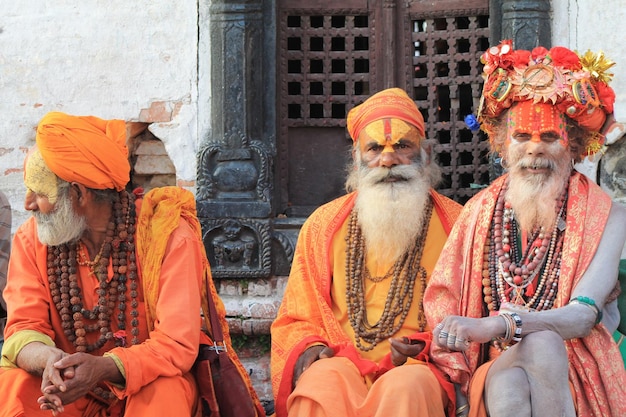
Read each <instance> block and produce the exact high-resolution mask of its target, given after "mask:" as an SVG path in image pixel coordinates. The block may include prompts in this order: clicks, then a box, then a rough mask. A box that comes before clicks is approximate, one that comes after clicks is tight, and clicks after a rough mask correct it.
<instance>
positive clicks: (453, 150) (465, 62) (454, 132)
mask: <svg viewBox="0 0 626 417" xmlns="http://www.w3.org/2000/svg"><path fill="white" fill-rule="evenodd" d="M429 3H430V2H429ZM436 3H437V6H438V7H441V8H446V9H444V10H442V9H432V10H429V9H426V8H425V7H420V6H421V4H420V2H413V3H412V6H411V10H410V19H411V42H412V44H413V54H412V55H413V61H412V64H413V76H412V86H413V99H414V100H415V101H416V103H417V105H418V107H419V108H420V110H421V111H422V114H423V115H424V119H425V121H426V136H427V137H428V138H431V139H436V141H437V145H436V146H435V154H436V155H437V159H438V161H439V164H440V165H441V167H442V171H443V174H444V181H443V183H442V184H441V186H440V187H439V191H440V192H441V193H443V194H445V195H447V196H449V197H451V198H453V199H455V200H456V201H458V202H460V203H465V202H466V201H467V200H468V199H469V197H471V196H472V195H474V194H475V193H476V192H477V190H478V189H479V188H478V186H480V185H485V184H488V182H489V158H488V152H489V146H488V142H487V141H486V140H485V137H484V135H483V134H482V133H478V132H476V133H473V132H471V131H470V130H469V129H468V128H467V126H466V125H465V121H464V119H465V116H467V115H468V114H471V113H475V111H476V108H477V105H478V101H479V97H480V91H481V88H482V77H481V72H482V64H481V63H480V60H479V58H480V55H482V53H483V51H485V50H486V49H487V48H488V47H489V29H488V16H487V10H486V5H485V8H481V7H479V6H480V2H464V3H463V5H464V6H465V7H468V6H472V5H473V6H474V8H473V9H467V8H464V9H455V8H453V7H454V6H458V3H459V2H451V1H447V2H446V1H439V2H436ZM446 3H447V4H446ZM469 3H474V4H469ZM483 3H484V2H483Z"/></svg>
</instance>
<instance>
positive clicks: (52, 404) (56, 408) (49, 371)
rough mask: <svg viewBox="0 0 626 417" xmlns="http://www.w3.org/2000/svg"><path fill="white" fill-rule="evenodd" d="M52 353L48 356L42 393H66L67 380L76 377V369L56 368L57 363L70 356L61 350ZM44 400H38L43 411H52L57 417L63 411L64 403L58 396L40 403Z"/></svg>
mask: <svg viewBox="0 0 626 417" xmlns="http://www.w3.org/2000/svg"><path fill="white" fill-rule="evenodd" d="M51 352H52V353H51V354H50V355H49V356H48V359H47V361H46V366H45V368H44V370H43V372H42V374H41V392H42V393H43V392H45V391H46V390H50V389H53V390H55V391H57V392H64V391H65V390H66V389H67V387H66V385H65V380H66V379H72V378H73V377H74V368H73V367H67V368H65V369H59V368H57V367H55V366H54V364H55V363H57V362H58V361H60V360H62V359H63V358H65V357H67V356H69V354H67V353H65V352H63V351H62V350H60V349H52V350H51ZM50 387H52V388H50ZM42 398H43V397H40V398H39V399H38V400H37V402H38V403H39V404H40V408H41V409H42V410H51V411H52V414H53V415H55V416H56V415H57V413H60V412H62V411H63V402H62V400H61V398H59V397H58V396H50V397H49V398H48V399H46V401H40V400H41V399H42Z"/></svg>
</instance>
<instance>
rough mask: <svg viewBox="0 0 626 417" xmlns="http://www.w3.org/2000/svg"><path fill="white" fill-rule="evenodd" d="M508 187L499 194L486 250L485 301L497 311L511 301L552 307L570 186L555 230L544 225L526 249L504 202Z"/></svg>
mask: <svg viewBox="0 0 626 417" xmlns="http://www.w3.org/2000/svg"><path fill="white" fill-rule="evenodd" d="M506 188H507V186H506V185H505V186H504V187H503V188H502V190H501V191H500V194H499V195H498V200H497V201H496V207H495V212H494V216H493V220H492V225H491V230H490V236H489V239H487V243H488V244H487V245H486V246H485V251H484V261H483V287H484V288H483V293H484V301H485V303H486V304H487V307H488V308H489V310H490V311H494V310H495V311H497V310H499V308H500V305H501V304H503V303H508V302H512V303H514V304H517V305H523V306H525V307H526V308H529V309H535V310H544V309H549V308H552V306H553V305H554V299H555V297H556V291H557V289H558V279H559V276H560V264H561V250H562V247H563V232H564V230H565V220H564V219H565V216H566V206H567V204H566V197H567V189H566V190H564V191H563V194H562V195H561V197H560V198H559V202H558V204H557V207H556V210H557V213H558V215H557V218H556V221H555V224H554V227H553V229H552V231H551V233H550V234H549V235H548V234H547V233H546V231H545V230H544V229H543V228H541V229H538V230H535V231H534V232H532V233H531V235H530V237H529V239H528V242H529V244H528V245H527V247H526V249H525V250H523V251H522V250H520V248H519V247H518V244H517V241H518V235H519V231H518V227H517V223H516V221H515V214H514V212H513V209H512V208H511V205H510V204H509V203H508V202H505V201H504V196H505V194H506ZM538 277H539V278H538Z"/></svg>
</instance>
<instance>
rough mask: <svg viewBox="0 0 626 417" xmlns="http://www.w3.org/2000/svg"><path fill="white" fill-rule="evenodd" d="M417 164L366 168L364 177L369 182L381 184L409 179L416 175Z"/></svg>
mask: <svg viewBox="0 0 626 417" xmlns="http://www.w3.org/2000/svg"><path fill="white" fill-rule="evenodd" d="M416 168H418V164H412V165H397V166H394V167H391V168H385V167H376V168H367V172H366V174H365V177H364V178H366V179H367V182H368V183H369V184H372V185H373V184H383V183H386V182H390V181H394V182H398V181H411V180H412V179H413V178H415V176H416V175H417V170H416Z"/></svg>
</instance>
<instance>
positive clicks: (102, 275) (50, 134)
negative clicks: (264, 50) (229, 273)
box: [0, 112, 226, 417]
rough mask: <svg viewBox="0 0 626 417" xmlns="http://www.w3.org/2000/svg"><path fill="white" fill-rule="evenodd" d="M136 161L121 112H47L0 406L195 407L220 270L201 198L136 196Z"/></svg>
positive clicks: (22, 242)
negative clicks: (201, 218) (195, 370)
mask: <svg viewBox="0 0 626 417" xmlns="http://www.w3.org/2000/svg"><path fill="white" fill-rule="evenodd" d="M129 174H130V165H129V162H128V149H127V147H126V124H125V123H124V122H123V121H122V120H102V119H99V118H97V117H93V116H70V115H67V114H64V113H59V112H52V113H48V114H47V115H46V116H45V117H44V118H43V119H42V120H41V122H40V123H39V125H38V127H37V135H36V147H34V148H33V149H32V150H31V151H30V152H29V154H28V156H27V158H26V162H25V175H24V182H25V185H26V187H27V192H26V199H25V208H26V209H27V210H29V211H31V212H32V214H33V217H32V218H31V219H29V220H28V221H27V222H25V224H23V225H22V226H21V227H20V228H19V229H18V231H17V232H16V234H15V238H14V240H13V247H12V253H11V260H10V265H9V274H8V283H7V287H6V290H5V292H4V296H5V298H6V301H7V305H8V323H7V327H6V333H5V336H6V340H5V344H4V347H3V350H2V361H1V365H2V370H0V392H2V394H3V399H2V406H1V407H0V416H7V417H8V416H25V415H26V416H40V415H41V416H49V415H50V412H52V415H59V414H61V413H62V415H64V416H76V417H78V416H85V417H92V416H121V415H124V416H161V415H162V416H193V415H195V413H196V412H197V409H198V407H197V404H198V394H197V387H196V383H195V381H194V378H193V376H192V375H191V373H190V372H189V371H190V368H191V367H192V365H193V363H194V361H195V359H196V356H197V354H198V346H199V341H200V334H201V333H200V329H201V325H200V304H201V303H200V295H201V293H202V285H203V277H204V276H205V274H207V276H209V277H210V275H208V274H210V270H209V266H208V262H207V261H206V255H205V253H204V247H203V244H202V240H201V233H200V224H199V222H198V219H197V217H196V214H195V201H194V198H193V195H192V194H191V193H190V192H188V191H185V190H182V189H180V188H176V187H163V188H157V189H154V190H151V191H150V192H149V193H147V194H146V195H145V196H143V198H137V199H135V197H136V196H135V193H129V192H127V191H126V189H125V187H126V186H127V184H128V182H129ZM137 197H141V195H140V194H138V195H137ZM210 281H211V280H210V279H209V282H210ZM209 290H210V294H211V296H213V297H214V298H215V299H216V304H217V308H218V312H219V313H220V314H221V318H222V319H223V315H224V310H223V305H222V304H221V303H220V302H219V299H218V298H217V296H216V294H215V289H214V288H213V287H212V286H211V287H210V288H209ZM222 324H225V321H224V322H223V323H222ZM225 332H226V331H225Z"/></svg>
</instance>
